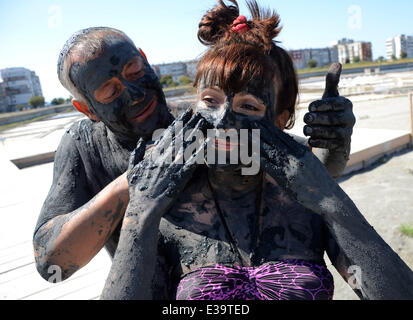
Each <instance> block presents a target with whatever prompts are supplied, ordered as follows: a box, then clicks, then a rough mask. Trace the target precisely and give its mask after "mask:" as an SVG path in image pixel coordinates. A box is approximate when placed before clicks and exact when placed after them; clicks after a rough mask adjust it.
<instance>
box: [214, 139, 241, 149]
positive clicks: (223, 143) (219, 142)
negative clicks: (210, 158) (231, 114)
mask: <svg viewBox="0 0 413 320" xmlns="http://www.w3.org/2000/svg"><path fill="white" fill-rule="evenodd" d="M238 147H239V143H236V144H234V143H231V142H230V141H227V140H223V139H215V149H217V150H223V151H232V150H234V149H235V148H238Z"/></svg>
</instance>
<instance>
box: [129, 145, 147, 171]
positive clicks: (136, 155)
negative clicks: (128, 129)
mask: <svg viewBox="0 0 413 320" xmlns="http://www.w3.org/2000/svg"><path fill="white" fill-rule="evenodd" d="M145 152H146V141H145V140H144V139H143V138H140V140H139V142H138V144H137V146H136V148H135V150H133V152H132V153H131V155H130V158H129V167H128V170H132V169H133V168H134V167H135V166H136V165H137V164H138V163H139V162H141V161H142V160H143V157H144V156H145Z"/></svg>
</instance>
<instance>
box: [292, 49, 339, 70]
mask: <svg viewBox="0 0 413 320" xmlns="http://www.w3.org/2000/svg"><path fill="white" fill-rule="evenodd" d="M290 55H291V57H292V59H293V61H294V65H295V67H296V69H305V68H307V67H308V62H309V61H310V60H315V61H317V67H325V66H328V65H330V64H331V63H333V62H337V59H338V51H337V47H330V48H321V49H300V50H292V51H290Z"/></svg>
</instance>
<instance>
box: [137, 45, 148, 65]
mask: <svg viewBox="0 0 413 320" xmlns="http://www.w3.org/2000/svg"><path fill="white" fill-rule="evenodd" d="M138 50H139V52H140V54H141V55H142V57H144V58H145V60H146V62H147V63H149V61H148V58H147V57H146V54H145V52H143V50H142V49H141V48H138Z"/></svg>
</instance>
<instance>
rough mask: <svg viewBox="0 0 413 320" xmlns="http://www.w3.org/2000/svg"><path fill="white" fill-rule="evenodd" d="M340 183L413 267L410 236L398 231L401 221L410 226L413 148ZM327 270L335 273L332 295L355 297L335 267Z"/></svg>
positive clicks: (382, 235)
mask: <svg viewBox="0 0 413 320" xmlns="http://www.w3.org/2000/svg"><path fill="white" fill-rule="evenodd" d="M340 186H341V187H342V188H343V190H344V191H345V192H346V193H347V194H348V195H349V196H350V198H351V199H352V200H353V201H354V203H355V204H356V205H357V207H358V208H359V210H360V212H361V213H362V214H363V215H364V216H365V218H366V219H367V221H368V222H369V223H370V224H371V225H372V226H373V227H374V228H375V229H376V231H377V232H378V233H379V234H380V236H381V237H382V238H383V239H384V240H385V241H386V242H387V243H388V244H389V245H390V246H391V247H392V249H393V250H394V251H396V252H397V254H399V256H400V257H401V258H402V259H403V260H404V261H405V262H406V264H407V265H408V266H409V267H410V268H411V269H413V238H409V237H407V236H406V235H404V234H402V233H401V232H400V227H401V225H403V224H407V225H410V226H413V187H412V186H413V148H412V149H408V150H405V151H403V152H400V153H398V154H395V155H394V156H393V157H391V158H383V159H381V160H380V161H379V162H378V163H377V164H375V165H374V166H372V167H371V168H369V169H368V170H363V171H361V172H358V173H355V174H352V175H350V176H347V177H344V178H342V179H341V180H340ZM326 261H327V259H326ZM329 270H330V271H331V272H332V273H333V275H334V281H335V286H336V293H335V299H337V300H353V299H358V297H357V296H356V295H355V294H354V293H353V291H352V290H351V288H350V286H349V285H348V284H347V283H345V281H344V280H342V278H341V277H340V276H339V275H338V273H337V272H336V271H335V269H334V267H332V266H331V267H329Z"/></svg>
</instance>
